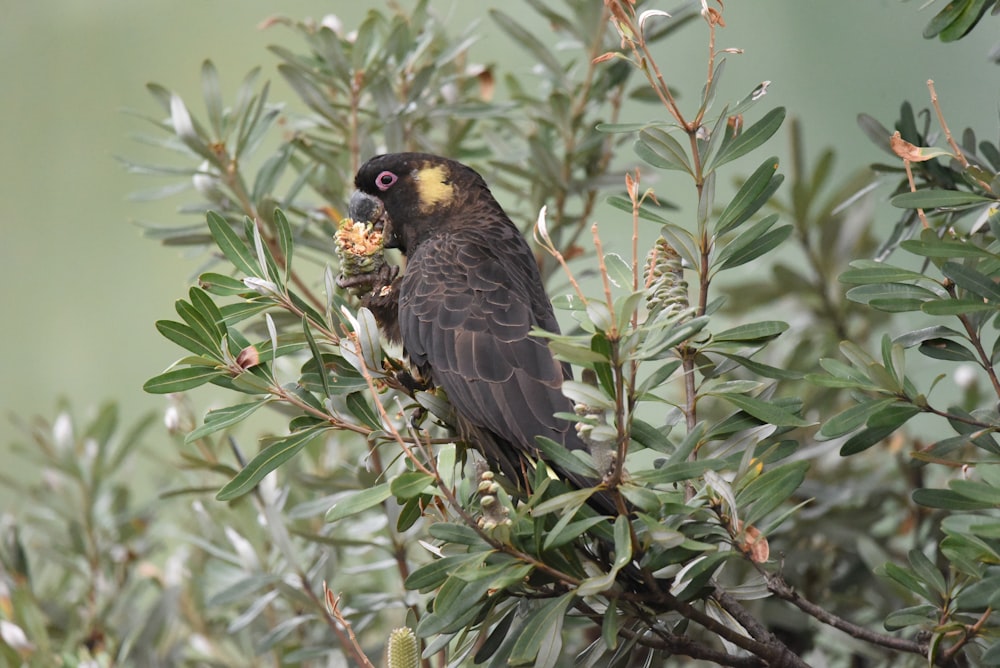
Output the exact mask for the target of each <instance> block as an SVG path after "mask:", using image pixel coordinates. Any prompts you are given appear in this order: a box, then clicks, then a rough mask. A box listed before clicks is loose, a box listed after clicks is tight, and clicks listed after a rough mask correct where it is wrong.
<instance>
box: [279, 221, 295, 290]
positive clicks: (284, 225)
mask: <svg viewBox="0 0 1000 668" xmlns="http://www.w3.org/2000/svg"><path fill="white" fill-rule="evenodd" d="M274 227H275V229H277V231H278V248H280V249H281V256H282V258H283V259H284V265H283V269H284V277H285V281H286V282H287V281H288V277H289V276H290V275H291V273H292V252H293V248H294V246H293V243H292V227H291V225H289V224H288V218H286V217H285V212H284V211H282V210H281V209H275V210H274Z"/></svg>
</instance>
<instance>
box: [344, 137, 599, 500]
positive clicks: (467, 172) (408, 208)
mask: <svg viewBox="0 0 1000 668" xmlns="http://www.w3.org/2000/svg"><path fill="white" fill-rule="evenodd" d="M355 185H356V186H357V188H358V191H359V192H357V193H355V195H354V197H353V198H352V203H351V211H352V217H367V219H371V214H372V212H371V207H377V206H378V204H377V203H375V202H373V199H374V200H378V202H380V203H381V206H382V207H384V212H380V213H382V214H384V215H382V220H383V222H384V224H385V227H384V230H383V232H384V234H385V245H386V247H387V248H398V249H399V250H401V251H402V252H403V254H404V255H405V256H406V260H407V263H406V269H405V272H404V274H403V276H402V278H396V277H392V278H393V282H392V288H391V294H390V290H389V289H386V290H383V291H382V294H383V299H382V301H381V302H378V300H374V301H375V303H374V304H373V305H374V306H375V307H376V308H375V309H373V310H375V312H376V316H377V317H378V318H379V320H380V324H382V325H383V327H384V329H385V330H386V331H387V332H388V333H389V335H390V336H396V337H398V338H399V339H401V341H402V344H403V348H404V350H405V352H406V354H407V355H408V356H409V358H410V360H411V362H412V363H413V364H414V365H415V367H416V368H417V370H418V371H419V373H420V374H421V375H422V376H424V377H425V378H428V379H430V380H431V381H432V382H433V383H434V384H435V385H437V386H439V387H441V388H443V389H444V390H445V392H446V393H447V395H448V399H449V400H450V402H451V404H452V405H453V406H454V408H455V412H456V414H457V417H458V420H457V421H458V425H457V427H458V430H459V432H460V435H461V436H462V437H463V439H465V440H466V441H468V442H469V443H470V444H471V445H473V446H474V447H477V448H478V449H479V450H480V451H481V452H482V454H483V455H484V456H485V457H486V459H487V460H489V462H490V463H491V464H493V465H494V466H496V467H497V468H499V469H500V470H501V471H502V472H503V473H504V474H505V475H506V476H507V477H509V478H511V479H512V480H515V481H518V480H521V479H522V475H523V472H524V471H525V470H530V469H527V467H526V464H527V459H537V457H538V451H537V449H536V441H535V437H536V436H546V437H548V438H551V439H552V440H554V441H556V442H558V443H561V444H562V445H564V446H565V447H567V448H569V449H571V450H572V449H585V448H586V446H585V445H584V443H583V442H582V441H581V440H580V438H579V436H578V435H577V433H576V431H575V429H574V426H573V424H572V423H570V422H569V421H567V420H563V419H560V418H556V417H555V416H554V414H555V413H558V412H572V410H573V406H572V402H571V401H570V400H569V399H568V398H566V397H565V396H564V395H563V393H562V390H561V387H562V383H563V381H564V380H565V379H567V378H569V377H570V371H569V368H568V367H567V366H565V365H563V364H561V363H560V362H558V361H557V360H556V359H555V358H554V357H553V356H552V353H551V352H550V350H549V348H548V346H547V344H546V343H545V341H544V340H543V339H540V338H537V337H535V336H532V334H531V330H532V328H533V327H539V328H542V329H545V330H548V331H550V332H558V331H559V325H558V323H557V321H556V318H555V316H554V314H553V311H552V304H551V302H550V301H549V298H548V296H547V295H546V294H545V290H544V287H543V285H542V281H541V277H540V275H539V271H538V266H537V264H536V261H535V258H534V255H533V254H532V252H531V249H530V247H529V246H528V244H527V242H526V241H525V240H524V238H523V237H522V235H521V233H520V232H519V231H518V229H517V228H516V227H515V226H514V224H513V223H512V222H511V220H510V218H508V217H507V214H506V213H504V211H503V209H502V208H501V207H500V205H499V204H498V203H497V201H496V200H495V199H494V197H493V195H492V193H490V190H489V188H488V187H487V185H486V182H485V181H484V180H483V178H482V177H481V176H480V175H479V174H478V173H476V172H475V171H474V170H472V169H470V168H469V167H466V166H465V165H462V164H461V163H458V162H455V161H453V160H448V159H446V158H441V157H438V156H434V155H429V154H424V153H397V154H388V155H382V156H378V157H375V158H372V159H371V160H369V161H368V162H367V163H365V164H364V165H363V166H362V167H361V169H360V170H359V171H358V174H357V177H356V179H355ZM355 214H356V215H355ZM397 295H398V312H395V313H394V312H393V309H392V308H391V305H390V304H388V303H387V299H389V300H392V301H394V300H395V299H397ZM370 301H371V300H370ZM557 470H558V469H557ZM560 473H561V475H563V477H566V478H569V479H570V481H571V482H573V483H574V484H576V485H577V486H593V485H595V484H596V481H593V480H587V479H583V478H580V477H578V476H572V475H566V474H565V473H564V472H560ZM600 505H601V506H608V507H607V508H605V510H606V511H608V512H611V511H612V508H613V505H612V504H608V503H602V504H600Z"/></svg>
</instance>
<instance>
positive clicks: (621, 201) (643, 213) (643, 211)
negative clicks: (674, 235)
mask: <svg viewBox="0 0 1000 668" xmlns="http://www.w3.org/2000/svg"><path fill="white" fill-rule="evenodd" d="M604 201H605V202H607V203H608V204H609V205H611V206H612V207H614V208H616V209H618V210H620V211H625V212H626V213H628V214H630V215H631V213H632V200H630V199H628V198H627V197H622V196H621V195H609V196H608V197H607V198H606V199H605V200H604ZM639 218H642V219H643V220H651V221H653V222H654V223H660V224H661V225H662V224H664V223H669V222H670V221H669V220H667V219H666V218H664V217H663V216H661V215H660V214H658V213H656V212H655V211H653V210H652V209H651V205H650V203H649V202H648V201H647V202H643V203H642V205H641V206H640V207H639Z"/></svg>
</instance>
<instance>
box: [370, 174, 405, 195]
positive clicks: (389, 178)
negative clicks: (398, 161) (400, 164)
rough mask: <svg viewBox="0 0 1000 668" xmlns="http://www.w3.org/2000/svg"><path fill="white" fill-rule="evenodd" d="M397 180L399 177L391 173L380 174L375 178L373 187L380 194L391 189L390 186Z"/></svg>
mask: <svg viewBox="0 0 1000 668" xmlns="http://www.w3.org/2000/svg"><path fill="white" fill-rule="evenodd" d="M398 178H399V177H397V176H396V175H395V174H393V173H392V172H388V171H387V172H382V173H381V174H379V175H378V176H376V177H375V187H376V188H378V189H379V190H381V191H382V192H385V191H386V190H388V189H389V188H391V187H392V184H393V183H395V182H396V180H397V179H398Z"/></svg>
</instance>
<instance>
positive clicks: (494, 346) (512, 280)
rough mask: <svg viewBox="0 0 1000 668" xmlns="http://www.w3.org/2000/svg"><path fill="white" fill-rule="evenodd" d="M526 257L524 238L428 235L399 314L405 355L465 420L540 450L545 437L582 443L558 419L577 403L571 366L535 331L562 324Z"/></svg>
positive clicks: (529, 450)
mask: <svg viewBox="0 0 1000 668" xmlns="http://www.w3.org/2000/svg"><path fill="white" fill-rule="evenodd" d="M515 235H516V231H515ZM517 244H522V245H521V246H519V245H517ZM525 256H527V257H528V258H531V257H532V256H531V254H530V251H529V250H528V248H527V244H525V243H524V241H523V239H521V238H520V236H519V235H517V236H508V237H506V238H504V239H501V240H496V239H486V240H484V239H481V238H479V237H478V236H476V235H462V234H458V233H453V234H441V235H438V236H436V237H433V238H431V239H428V240H426V241H425V242H423V243H422V244H421V245H420V246H419V248H418V249H417V250H416V251H415V252H413V253H411V255H410V256H409V257H408V258H407V270H406V274H405V275H404V278H403V282H402V285H401V288H400V311H399V320H400V332H401V335H402V339H403V345H404V347H405V348H406V351H407V354H408V355H409V356H410V358H411V359H412V360H413V362H414V363H416V364H417V365H418V366H420V367H421V368H422V371H424V372H426V373H429V374H430V376H431V378H432V379H433V380H434V382H435V383H436V384H437V385H439V386H440V387H442V388H444V390H445V392H447V393H448V398H449V400H450V401H451V402H452V404H453V405H454V406H455V408H456V410H457V411H458V412H459V413H460V414H461V415H462V417H463V418H464V419H465V420H466V421H468V422H469V423H470V424H471V425H473V426H475V427H478V428H482V429H487V430H489V431H490V432H492V433H494V434H495V435H496V436H498V437H499V438H500V439H502V440H504V441H507V442H509V443H510V444H512V445H513V446H514V447H516V448H517V449H518V450H519V451H521V452H522V453H525V454H534V451H535V436H538V435H543V436H547V437H549V438H552V439H554V440H556V441H559V442H562V443H565V444H567V445H574V444H575V443H578V441H576V438H575V432H573V430H572V429H571V426H570V423H569V422H567V421H565V420H561V419H557V418H555V417H554V414H555V413H557V412H562V411H571V410H572V404H571V403H570V401H569V399H567V398H566V397H565V396H564V395H563V393H562V390H561V387H562V381H563V379H564V377H565V373H564V369H563V366H562V365H561V364H560V363H559V362H557V361H556V360H555V359H554V358H553V357H552V353H551V352H550V351H549V349H548V345H547V344H546V343H545V341H544V340H543V339H539V338H537V337H534V336H532V335H531V330H532V328H533V327H543V328H545V329H549V330H550V331H558V328H557V325H556V321H555V317H554V316H553V314H552V307H551V304H550V303H549V301H548V298H547V297H546V296H545V294H544V292H542V291H541V290H540V289H535V286H540V285H541V281H540V280H539V278H538V276H537V268H535V267H533V266H529V265H528V264H526V263H525V262H524V261H523V259H522V258H524V257H525ZM531 272H534V275H532V274H531Z"/></svg>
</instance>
